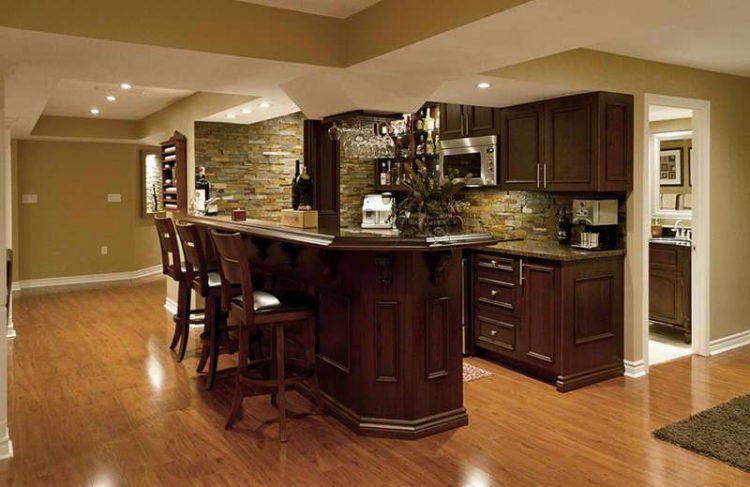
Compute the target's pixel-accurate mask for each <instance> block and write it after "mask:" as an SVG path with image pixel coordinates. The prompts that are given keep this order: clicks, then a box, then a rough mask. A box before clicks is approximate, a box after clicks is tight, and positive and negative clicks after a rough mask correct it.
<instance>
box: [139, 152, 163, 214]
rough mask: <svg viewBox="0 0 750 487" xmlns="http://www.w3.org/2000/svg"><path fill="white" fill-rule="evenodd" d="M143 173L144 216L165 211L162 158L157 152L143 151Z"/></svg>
mask: <svg viewBox="0 0 750 487" xmlns="http://www.w3.org/2000/svg"><path fill="white" fill-rule="evenodd" d="M141 168H142V172H143V178H142V181H143V191H142V194H143V196H142V198H143V214H144V215H153V214H155V213H161V212H163V211H164V186H163V181H162V164H161V157H160V155H159V152H158V151H157V150H153V151H152V150H142V151H141Z"/></svg>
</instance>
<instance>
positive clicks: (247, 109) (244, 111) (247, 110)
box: [242, 108, 253, 113]
mask: <svg viewBox="0 0 750 487" xmlns="http://www.w3.org/2000/svg"><path fill="white" fill-rule="evenodd" d="M242 113H253V110H252V109H250V108H243V109H242Z"/></svg>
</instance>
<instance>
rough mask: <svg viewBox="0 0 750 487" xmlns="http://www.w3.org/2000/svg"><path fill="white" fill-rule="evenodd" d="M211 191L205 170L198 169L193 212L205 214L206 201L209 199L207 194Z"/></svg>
mask: <svg viewBox="0 0 750 487" xmlns="http://www.w3.org/2000/svg"><path fill="white" fill-rule="evenodd" d="M210 191H211V185H210V184H209V183H208V181H207V180H206V168H205V167H199V168H198V177H197V178H196V179H195V210H196V211H199V212H201V213H204V214H205V213H206V212H207V210H208V208H207V207H206V201H208V198H210V197H211V195H210V194H209V193H210Z"/></svg>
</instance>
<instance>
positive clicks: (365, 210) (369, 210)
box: [362, 193, 396, 229]
mask: <svg viewBox="0 0 750 487" xmlns="http://www.w3.org/2000/svg"><path fill="white" fill-rule="evenodd" d="M394 207H395V198H394V197H393V195H392V194H391V193H383V194H368V195H365V199H364V202H363V203H362V228H386V229H387V228H395V226H396V219H395V218H393V217H392V215H393V210H394Z"/></svg>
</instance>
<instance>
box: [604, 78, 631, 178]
mask: <svg viewBox="0 0 750 487" xmlns="http://www.w3.org/2000/svg"><path fill="white" fill-rule="evenodd" d="M598 110H599V114H598V117H599V123H600V124H601V130H600V133H601V135H600V137H599V160H600V162H599V191H628V190H631V189H633V96H632V95H623V94H620V93H600V94H599V103H598Z"/></svg>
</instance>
